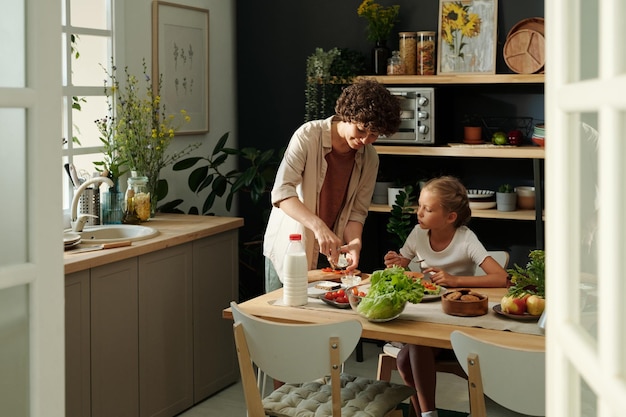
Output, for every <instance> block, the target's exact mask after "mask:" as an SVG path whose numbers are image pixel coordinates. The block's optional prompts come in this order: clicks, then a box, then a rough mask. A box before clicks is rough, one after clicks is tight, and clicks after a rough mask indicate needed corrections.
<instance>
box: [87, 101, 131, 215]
mask: <svg viewBox="0 0 626 417" xmlns="http://www.w3.org/2000/svg"><path fill="white" fill-rule="evenodd" d="M108 105H109V113H110V114H112V104H111V103H110V102H109V103H108ZM95 123H96V126H97V127H98V130H99V131H100V142H101V143H102V153H103V154H104V158H103V159H102V161H96V162H94V165H95V168H96V171H98V172H99V173H100V175H101V176H103V177H107V178H109V179H110V180H111V181H113V186H112V187H109V189H108V190H107V191H105V192H103V193H102V194H101V195H100V222H101V223H102V224H120V223H122V216H123V212H124V211H123V202H124V193H123V192H122V190H121V189H120V177H121V176H122V175H124V174H125V173H126V169H125V168H124V166H125V161H124V159H123V157H122V155H121V154H120V152H119V151H118V150H117V149H118V144H117V142H116V138H115V132H114V126H113V118H112V116H105V117H103V118H102V119H98V120H96V121H95Z"/></svg>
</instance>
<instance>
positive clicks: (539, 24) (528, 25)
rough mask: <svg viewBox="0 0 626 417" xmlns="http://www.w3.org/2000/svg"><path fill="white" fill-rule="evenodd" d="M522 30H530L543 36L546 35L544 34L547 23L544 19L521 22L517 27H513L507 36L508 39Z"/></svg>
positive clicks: (533, 18) (530, 19)
mask: <svg viewBox="0 0 626 417" xmlns="http://www.w3.org/2000/svg"><path fill="white" fill-rule="evenodd" d="M522 29H530V30H534V31H537V32H539V33H541V34H542V35H543V34H545V32H544V29H545V23H544V20H543V17H531V18H529V19H523V20H520V21H519V22H517V23H516V24H515V25H513V27H512V28H511V30H509V33H508V34H507V35H506V38H507V39H508V38H509V37H510V36H511V35H512V34H514V33H515V32H517V31H518V30H522Z"/></svg>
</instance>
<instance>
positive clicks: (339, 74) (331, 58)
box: [304, 48, 365, 122]
mask: <svg viewBox="0 0 626 417" xmlns="http://www.w3.org/2000/svg"><path fill="white" fill-rule="evenodd" d="M364 71H365V58H364V57H363V55H362V54H361V53H360V52H357V51H353V50H349V49H344V48H342V49H339V48H333V49H330V50H328V51H324V50H323V49H322V48H316V49H315V52H314V53H313V54H311V55H310V56H309V57H308V58H307V61H306V87H305V90H304V95H305V116H304V121H305V122H308V121H310V120H317V119H324V118H326V117H330V116H331V115H333V114H334V112H335V102H336V101H337V98H339V96H340V95H341V91H342V89H343V88H344V87H345V86H346V85H348V84H350V83H351V82H352V81H353V80H354V77H355V76H357V75H359V74H362V73H364Z"/></svg>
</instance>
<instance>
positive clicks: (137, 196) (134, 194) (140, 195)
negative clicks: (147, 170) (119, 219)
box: [123, 177, 150, 224]
mask: <svg viewBox="0 0 626 417" xmlns="http://www.w3.org/2000/svg"><path fill="white" fill-rule="evenodd" d="M125 204H126V207H125V210H124V220H123V223H126V224H137V223H139V222H145V221H148V220H149V219H150V191H149V190H148V177H130V178H129V179H128V188H127V189H126V196H125Z"/></svg>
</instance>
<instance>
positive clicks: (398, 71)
mask: <svg viewBox="0 0 626 417" xmlns="http://www.w3.org/2000/svg"><path fill="white" fill-rule="evenodd" d="M404 74H405V67H404V62H402V59H400V53H399V52H398V51H393V52H392V53H391V58H389V59H388V60H387V75H404Z"/></svg>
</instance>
